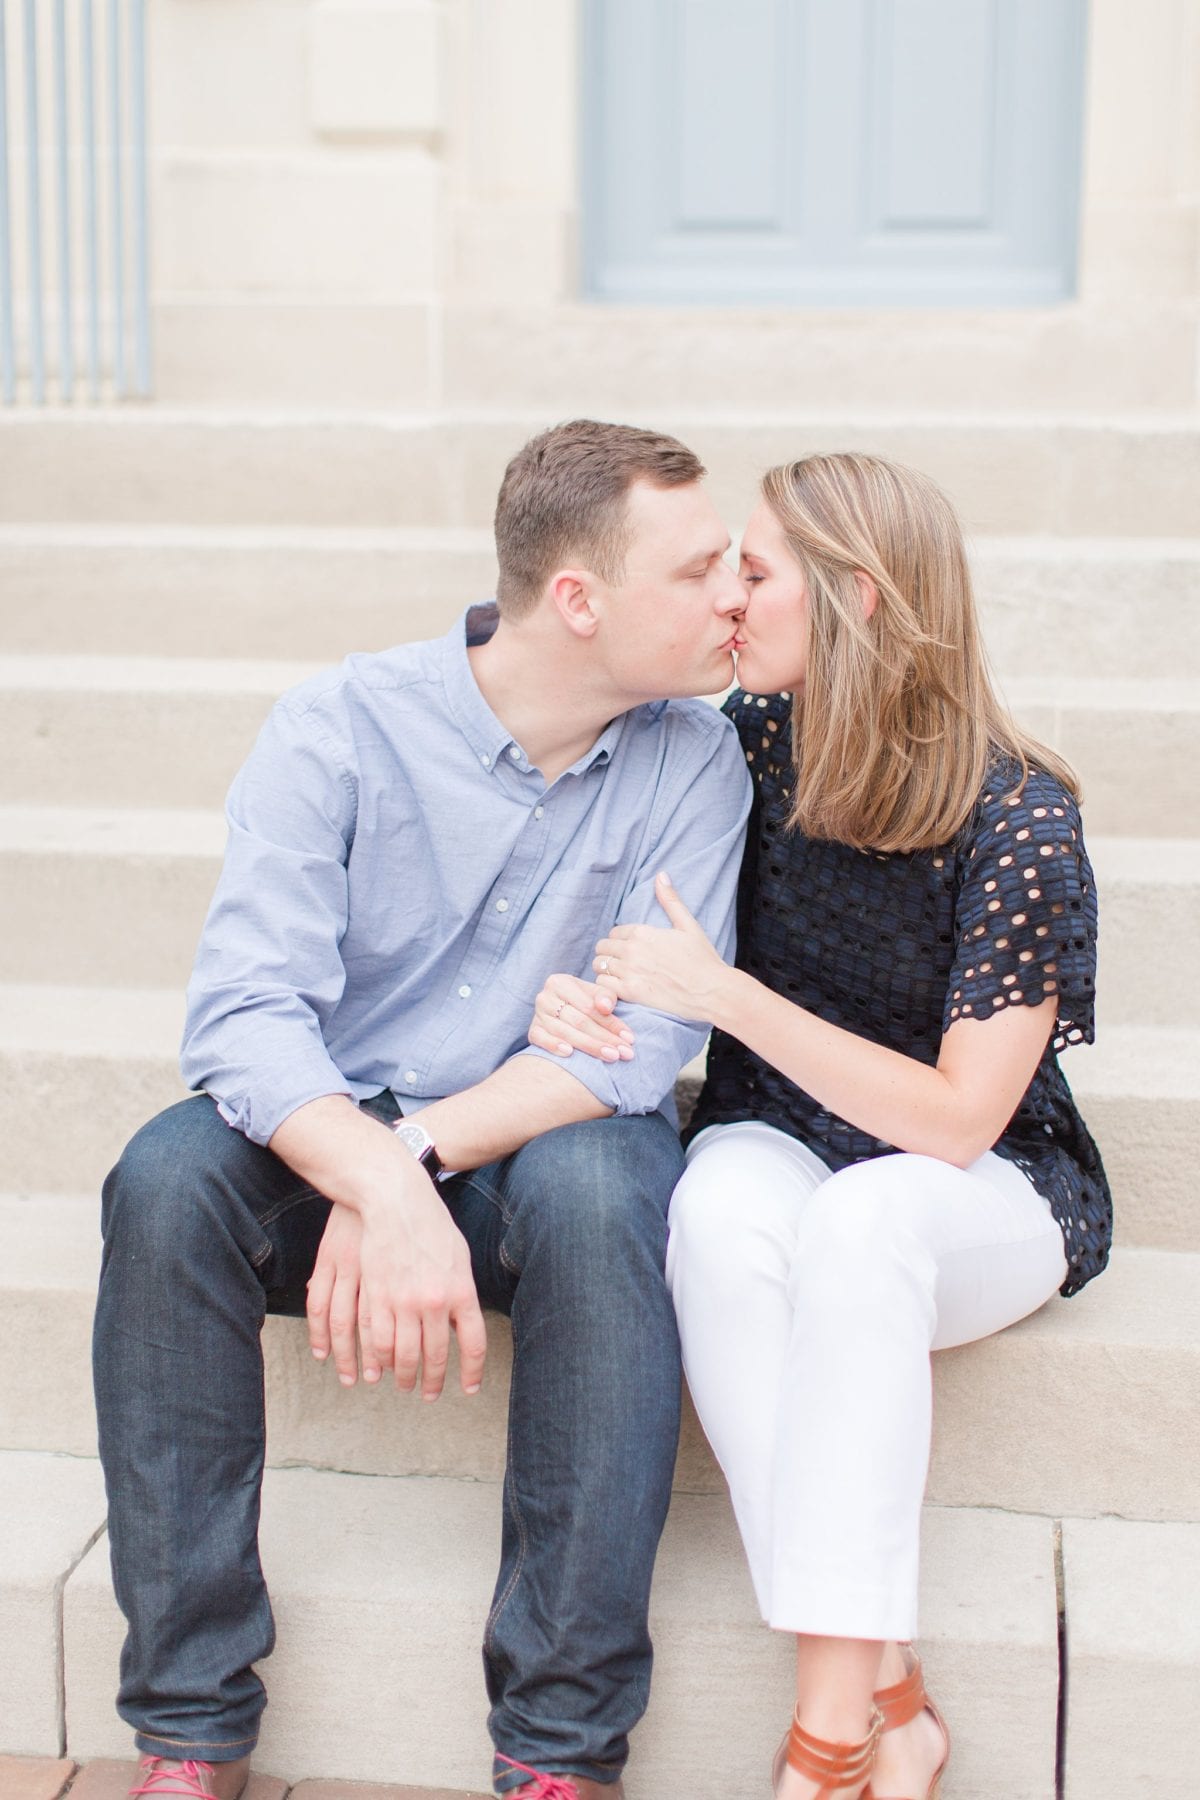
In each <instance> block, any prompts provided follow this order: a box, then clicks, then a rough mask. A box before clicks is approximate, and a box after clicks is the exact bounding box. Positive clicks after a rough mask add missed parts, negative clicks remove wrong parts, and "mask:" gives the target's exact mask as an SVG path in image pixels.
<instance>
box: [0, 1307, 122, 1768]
mask: <svg viewBox="0 0 1200 1800" xmlns="http://www.w3.org/2000/svg"><path fill="white" fill-rule="evenodd" d="M45 1348H46V1345H45V1340H44V1339H42V1337H41V1334H40V1333H39V1334H38V1336H37V1337H35V1338H33V1339H32V1340H30V1341H29V1342H28V1343H27V1345H26V1348H25V1354H26V1357H27V1359H28V1361H29V1363H30V1364H31V1365H36V1364H37V1363H38V1361H39V1360H40V1359H41V1353H42V1352H44V1350H45ZM104 1515H105V1503H104V1481H103V1478H102V1476H101V1473H100V1465H99V1463H96V1462H92V1461H83V1460H80V1459H78V1458H75V1457H69V1456H47V1455H44V1454H26V1453H23V1452H16V1451H9V1452H6V1453H4V1454H3V1455H0V1517H2V1518H3V1519H4V1520H5V1522H6V1523H5V1529H4V1531H3V1532H0V1644H4V1645H6V1646H7V1648H6V1650H5V1653H4V1701H3V1705H2V1706H0V1751H3V1752H5V1753H7V1754H8V1755H11V1756H54V1757H57V1756H60V1755H61V1754H62V1739H63V1705H62V1593H63V1585H64V1583H65V1582H66V1580H67V1578H68V1576H69V1575H70V1574H71V1571H72V1570H73V1569H74V1568H75V1567H76V1566H77V1565H78V1563H79V1562H80V1560H81V1559H82V1558H83V1557H85V1556H86V1555H87V1553H88V1551H89V1550H90V1549H91V1547H92V1545H93V1544H94V1543H95V1542H96V1540H97V1539H98V1538H99V1536H100V1534H101V1532H102V1530H103V1527H104ZM0 1791H3V1790H0Z"/></svg>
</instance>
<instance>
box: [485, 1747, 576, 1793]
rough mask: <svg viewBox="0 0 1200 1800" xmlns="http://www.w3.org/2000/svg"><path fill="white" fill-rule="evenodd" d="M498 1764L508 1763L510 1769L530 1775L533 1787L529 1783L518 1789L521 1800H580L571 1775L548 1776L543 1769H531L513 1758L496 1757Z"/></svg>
mask: <svg viewBox="0 0 1200 1800" xmlns="http://www.w3.org/2000/svg"><path fill="white" fill-rule="evenodd" d="M496 1761H497V1762H502V1763H507V1764H508V1766H509V1768H510V1769H519V1770H520V1772H521V1774H522V1775H528V1776H529V1777H530V1778H531V1780H532V1782H533V1785H532V1786H530V1785H529V1783H528V1782H527V1783H526V1784H525V1786H524V1787H521V1788H518V1789H517V1793H518V1794H519V1795H520V1796H521V1800H579V1789H578V1788H577V1787H576V1786H575V1783H574V1782H573V1781H572V1780H571V1777H570V1776H569V1775H547V1774H546V1773H545V1772H544V1771H543V1770H541V1769H531V1768H529V1767H528V1765H527V1764H525V1763H519V1762H514V1761H513V1759H512V1757H511V1756H500V1755H497V1757H496Z"/></svg>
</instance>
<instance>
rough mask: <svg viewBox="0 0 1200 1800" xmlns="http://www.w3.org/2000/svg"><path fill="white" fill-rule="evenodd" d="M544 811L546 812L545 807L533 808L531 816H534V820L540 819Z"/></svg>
mask: <svg viewBox="0 0 1200 1800" xmlns="http://www.w3.org/2000/svg"><path fill="white" fill-rule="evenodd" d="M545 810H546V809H545V807H544V806H535V807H534V809H533V816H534V818H535V819H540V818H541V816H542V814H543V813H544V812H545Z"/></svg>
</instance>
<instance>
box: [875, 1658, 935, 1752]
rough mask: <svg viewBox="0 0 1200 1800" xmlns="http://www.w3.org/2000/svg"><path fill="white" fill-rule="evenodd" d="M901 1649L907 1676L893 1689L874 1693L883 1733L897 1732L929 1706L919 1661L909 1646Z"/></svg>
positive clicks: (879, 1689)
mask: <svg viewBox="0 0 1200 1800" xmlns="http://www.w3.org/2000/svg"><path fill="white" fill-rule="evenodd" d="M902 1648H903V1650H904V1653H905V1657H906V1659H907V1660H909V1661H910V1667H909V1671H908V1673H907V1675H906V1676H905V1677H904V1679H903V1681H897V1682H896V1684H895V1685H894V1686H893V1687H887V1688H877V1689H876V1691H875V1696H874V1698H875V1705H876V1706H877V1707H878V1709H879V1711H880V1713H881V1714H882V1716H883V1724H882V1726H881V1728H880V1729H881V1730H883V1731H898V1730H899V1729H900V1727H901V1726H902V1725H907V1724H908V1723H909V1722H910V1721H911V1720H912V1719H915V1718H916V1716H917V1714H918V1713H920V1712H924V1710H925V1708H926V1707H927V1706H928V1705H929V1696H928V1694H927V1693H926V1692H925V1676H924V1673H923V1672H922V1669H921V1659H920V1657H919V1656H918V1655H917V1653H916V1651H915V1650H914V1649H913V1648H912V1647H911V1645H908V1644H905V1645H903V1646H902Z"/></svg>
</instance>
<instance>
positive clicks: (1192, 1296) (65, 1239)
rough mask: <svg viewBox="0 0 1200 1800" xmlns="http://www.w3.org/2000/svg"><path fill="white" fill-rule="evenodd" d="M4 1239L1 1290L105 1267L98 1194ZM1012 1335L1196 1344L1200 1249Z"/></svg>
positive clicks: (55, 1199) (1135, 1261)
mask: <svg viewBox="0 0 1200 1800" xmlns="http://www.w3.org/2000/svg"><path fill="white" fill-rule="evenodd" d="M0 1243H2V1244H3V1245H4V1253H3V1257H2V1258H0V1293H3V1292H4V1291H5V1290H6V1289H9V1288H14V1287H15V1288H20V1289H35V1288H39V1287H41V1288H45V1287H54V1288H60V1287H61V1288H69V1287H73V1286H78V1285H82V1286H84V1287H85V1288H86V1289H87V1290H88V1292H91V1291H92V1289H93V1288H94V1285H95V1280H96V1277H97V1276H98V1274H99V1270H100V1241H99V1198H98V1196H96V1195H87V1194H28V1195H25V1194H6V1193H0ZM1014 1334H1015V1335H1017V1336H1019V1337H1022V1338H1026V1339H1036V1338H1047V1339H1054V1340H1057V1341H1062V1340H1070V1341H1077V1342H1086V1343H1108V1344H1116V1343H1123V1344H1144V1345H1147V1346H1152V1347H1154V1348H1160V1349H1171V1348H1181V1349H1187V1350H1195V1349H1198V1348H1200V1252H1195V1251H1186V1250H1156V1249H1144V1248H1139V1247H1137V1246H1124V1245H1118V1246H1117V1247H1116V1248H1115V1249H1114V1251H1113V1254H1112V1259H1111V1261H1110V1263H1109V1267H1108V1269H1107V1270H1106V1271H1105V1273H1104V1275H1103V1276H1102V1277H1100V1278H1098V1279H1097V1280H1096V1281H1094V1282H1092V1283H1091V1284H1090V1285H1089V1286H1088V1288H1087V1289H1086V1290H1085V1291H1084V1293H1083V1294H1081V1295H1078V1296H1076V1297H1075V1298H1073V1299H1072V1300H1070V1301H1067V1302H1065V1303H1063V1304H1061V1305H1060V1304H1058V1303H1057V1302H1055V1303H1052V1304H1051V1305H1049V1306H1046V1307H1043V1308H1042V1309H1041V1310H1040V1311H1039V1312H1036V1313H1033V1314H1032V1315H1031V1316H1030V1317H1029V1318H1027V1319H1024V1320H1022V1321H1021V1322H1020V1323H1019V1324H1017V1325H1014V1326H1011V1327H1010V1329H1009V1331H1008V1332H1007V1333H1006V1334H1005V1339H1010V1338H1012V1337H1013V1335H1014ZM999 1341H1004V1340H998V1342H999ZM1198 1499H1200V1496H1198Z"/></svg>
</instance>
